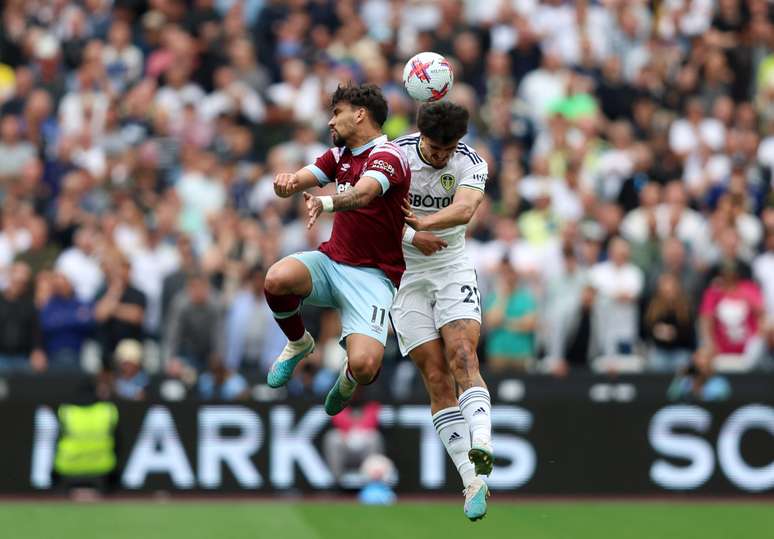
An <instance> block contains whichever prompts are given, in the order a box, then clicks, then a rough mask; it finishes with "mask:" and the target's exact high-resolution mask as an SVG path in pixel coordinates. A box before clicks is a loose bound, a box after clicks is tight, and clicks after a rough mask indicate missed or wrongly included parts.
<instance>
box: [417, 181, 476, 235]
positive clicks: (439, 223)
mask: <svg viewBox="0 0 774 539" xmlns="http://www.w3.org/2000/svg"><path fill="white" fill-rule="evenodd" d="M483 199H484V192H483V191H481V190H479V189H475V188H472V187H470V188H469V187H466V186H464V185H462V186H460V188H459V189H457V193H456V194H455V195H454V200H453V201H452V203H451V204H449V205H448V206H447V207H445V208H444V209H442V210H440V211H437V212H435V213H431V214H430V215H426V216H425V217H417V216H416V214H414V211H413V210H412V209H411V204H410V203H409V201H408V200H406V201H405V202H404V204H403V213H404V214H405V216H406V224H407V225H409V226H410V227H411V228H413V229H414V230H443V229H445V228H451V227H453V226H458V225H466V224H468V223H469V222H470V219H471V218H472V217H473V214H474V213H476V209H478V206H479V204H481V201H482V200H483Z"/></svg>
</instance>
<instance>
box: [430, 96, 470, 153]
mask: <svg viewBox="0 0 774 539" xmlns="http://www.w3.org/2000/svg"><path fill="white" fill-rule="evenodd" d="M469 119H470V114H469V113H468V109H466V108H465V107H462V106H460V105H457V104H456V103H452V102H451V101H436V102H434V103H426V104H424V105H422V106H421V107H420V109H419V113H418V114H417V127H418V128H419V132H420V133H421V134H422V136H425V137H427V138H429V139H430V140H432V141H435V142H438V143H440V144H451V143H452V142H454V141H455V140H459V139H461V138H462V137H464V136H465V133H467V132H468V120H469Z"/></svg>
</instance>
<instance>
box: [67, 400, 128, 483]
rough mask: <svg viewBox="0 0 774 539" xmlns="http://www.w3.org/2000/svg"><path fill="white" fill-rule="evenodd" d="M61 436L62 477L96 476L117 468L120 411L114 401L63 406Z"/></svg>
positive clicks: (104, 474)
mask: <svg viewBox="0 0 774 539" xmlns="http://www.w3.org/2000/svg"><path fill="white" fill-rule="evenodd" d="M58 415H59V424H60V432H61V434H60V437H59V442H58V443H57V448H56V457H55V458H54V470H55V471H56V473H57V474H59V476H60V477H62V478H95V477H103V476H107V475H108V474H110V473H111V472H112V471H113V470H114V469H115V467H116V451H115V435H114V431H115V428H116V424H117V423H118V410H117V409H116V407H115V405H114V404H113V403H110V402H95V403H93V404H88V405H76V404H63V405H61V406H60V407H59V411H58Z"/></svg>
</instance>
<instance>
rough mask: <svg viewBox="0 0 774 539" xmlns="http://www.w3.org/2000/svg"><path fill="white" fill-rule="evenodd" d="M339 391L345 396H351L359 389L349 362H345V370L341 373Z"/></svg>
mask: <svg viewBox="0 0 774 539" xmlns="http://www.w3.org/2000/svg"><path fill="white" fill-rule="evenodd" d="M339 380H340V381H339V393H341V395H342V396H343V397H349V396H350V395H352V393H354V392H355V389H357V380H355V377H354V376H352V373H351V372H350V370H349V364H348V363H345V364H344V370H343V371H342V372H341V373H340V374H339Z"/></svg>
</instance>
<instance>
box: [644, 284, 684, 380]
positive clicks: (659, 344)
mask: <svg viewBox="0 0 774 539" xmlns="http://www.w3.org/2000/svg"><path fill="white" fill-rule="evenodd" d="M678 279H679V277H678V275H674V274H671V273H663V274H662V275H661V277H660V278H659V281H658V285H657V288H656V291H655V294H654V296H653V298H652V299H651V300H650V303H649V304H648V306H647V308H646V309H645V314H644V330H645V340H646V342H647V343H648V344H649V350H648V367H649V368H650V369H651V370H653V371H659V372H664V371H666V372H675V371H677V370H679V369H682V368H684V367H685V366H687V365H688V364H689V362H690V360H691V352H692V350H693V349H694V348H695V346H696V338H695V335H694V318H693V316H692V315H693V310H692V307H691V299H690V298H689V296H688V295H687V294H686V293H685V291H684V290H683V289H681V288H680V281H679V280H678Z"/></svg>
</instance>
